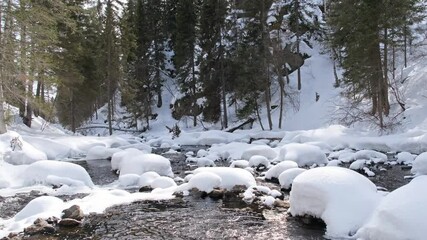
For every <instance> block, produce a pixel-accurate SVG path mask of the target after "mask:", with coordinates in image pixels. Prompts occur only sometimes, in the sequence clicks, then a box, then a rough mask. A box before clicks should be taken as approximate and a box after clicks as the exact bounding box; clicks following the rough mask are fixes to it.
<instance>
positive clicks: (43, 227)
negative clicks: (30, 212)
mask: <svg viewBox="0 0 427 240" xmlns="http://www.w3.org/2000/svg"><path fill="white" fill-rule="evenodd" d="M55 231H56V229H55V227H54V226H52V225H50V224H49V223H48V222H47V221H46V220H44V219H42V218H37V219H36V220H35V221H34V224H33V225H31V226H29V227H27V228H25V229H24V233H25V234H27V235H36V234H49V233H55Z"/></svg>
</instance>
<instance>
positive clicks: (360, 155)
mask: <svg viewBox="0 0 427 240" xmlns="http://www.w3.org/2000/svg"><path fill="white" fill-rule="evenodd" d="M359 159H366V160H372V161H374V162H375V163H379V162H386V161H387V155H385V154H384V153H380V152H377V151H374V150H360V151H357V152H355V153H354V160H359Z"/></svg>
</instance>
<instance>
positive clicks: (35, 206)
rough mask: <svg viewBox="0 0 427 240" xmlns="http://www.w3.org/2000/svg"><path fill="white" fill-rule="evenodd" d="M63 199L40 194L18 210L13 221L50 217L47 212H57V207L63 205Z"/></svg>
mask: <svg viewBox="0 0 427 240" xmlns="http://www.w3.org/2000/svg"><path fill="white" fill-rule="evenodd" d="M63 203H64V202H63V201H62V200H61V199H59V198H57V197H52V196H41V197H38V198H35V199H33V200H31V201H30V202H29V203H28V204H27V205H26V206H25V207H24V208H23V209H22V210H21V211H19V212H18V213H17V214H16V215H15V217H14V219H15V221H21V220H24V219H25V220H26V222H28V223H29V222H31V221H34V220H35V219H36V218H37V217H42V216H43V217H50V216H52V215H50V214H49V213H52V212H57V210H59V209H58V207H59V208H60V207H61V206H62V205H63Z"/></svg>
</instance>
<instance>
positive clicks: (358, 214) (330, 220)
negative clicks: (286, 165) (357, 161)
mask: <svg viewBox="0 0 427 240" xmlns="http://www.w3.org/2000/svg"><path fill="white" fill-rule="evenodd" d="M380 200H381V195H380V194H379V193H377V188H376V186H375V184H373V183H372V182H371V181H370V180H369V179H368V178H366V177H364V176H363V175H361V174H359V173H357V172H355V171H352V170H349V169H346V168H341V167H320V168H314V169H310V170H307V171H305V172H303V173H301V174H300V175H298V176H297V177H296V178H295V180H294V182H293V185H292V190H291V193H290V205H291V207H290V209H289V212H290V213H291V214H292V215H293V216H304V215H310V216H313V217H317V218H320V219H322V220H323V221H324V222H325V223H326V235H327V237H329V238H340V237H348V236H351V235H353V234H354V233H355V232H356V231H357V230H358V229H359V228H360V227H361V226H362V225H363V224H364V223H365V222H366V221H367V220H368V219H369V217H370V216H371V214H372V212H373V211H374V209H375V207H376V206H377V205H378V203H379V202H380Z"/></svg>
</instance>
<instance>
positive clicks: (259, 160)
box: [249, 155, 270, 167]
mask: <svg viewBox="0 0 427 240" xmlns="http://www.w3.org/2000/svg"><path fill="white" fill-rule="evenodd" d="M261 165H262V166H264V167H269V166H270V161H268V159H267V158H266V157H264V156H260V155H253V156H252V157H251V158H249V166H250V167H258V166H261Z"/></svg>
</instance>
